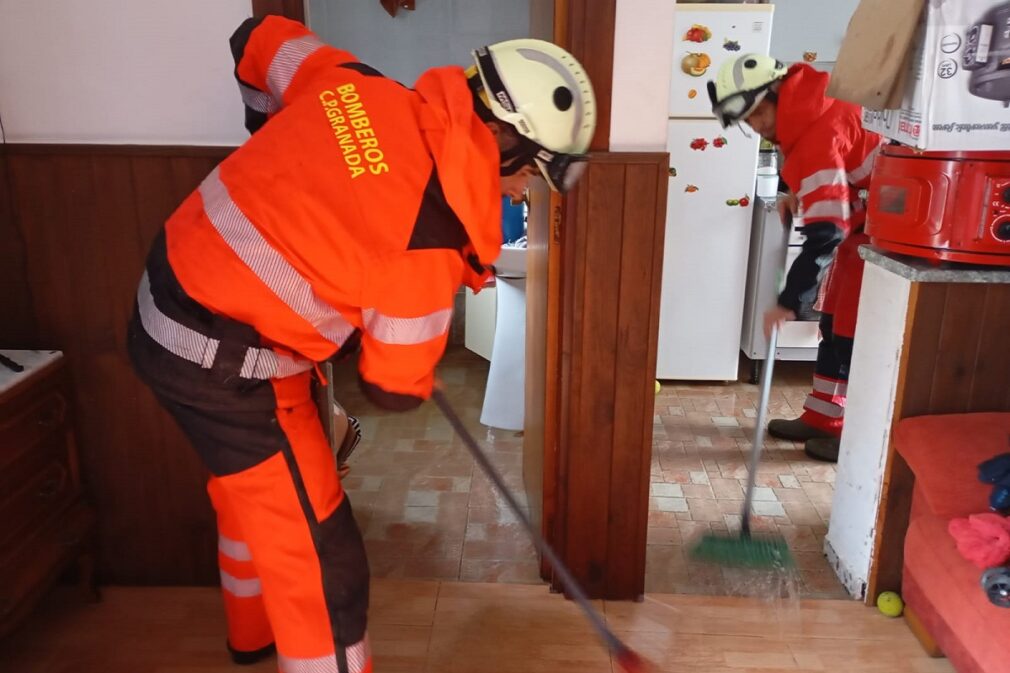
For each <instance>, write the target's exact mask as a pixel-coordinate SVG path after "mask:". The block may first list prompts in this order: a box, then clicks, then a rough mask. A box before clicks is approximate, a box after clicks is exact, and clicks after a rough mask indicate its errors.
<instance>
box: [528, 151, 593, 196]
mask: <svg viewBox="0 0 1010 673" xmlns="http://www.w3.org/2000/svg"><path fill="white" fill-rule="evenodd" d="M533 161H534V163H536V165H537V168H539V169H540V172H541V173H542V174H543V176H544V180H546V181H547V184H548V186H550V188H551V189H553V190H554V191H556V192H560V193H562V194H564V193H565V192H567V191H569V190H571V189H572V187H574V186H575V185H576V184H578V182H579V180H581V179H582V176H583V175H584V174H585V172H586V166H587V165H588V164H589V156H588V155H585V154H560V153H557V152H551V151H550V150H546V149H541V150H540V151H539V152H537V155H536V157H534V158H533Z"/></svg>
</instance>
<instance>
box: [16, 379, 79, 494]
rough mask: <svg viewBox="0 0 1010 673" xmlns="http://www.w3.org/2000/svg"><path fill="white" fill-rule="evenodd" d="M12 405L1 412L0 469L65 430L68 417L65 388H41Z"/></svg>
mask: <svg viewBox="0 0 1010 673" xmlns="http://www.w3.org/2000/svg"><path fill="white" fill-rule="evenodd" d="M12 407H13V408H12V409H8V410H4V412H3V413H0V471H6V469H7V467H8V466H9V465H10V464H11V463H13V462H14V461H16V460H18V459H19V458H20V457H21V455H22V454H24V453H25V452H28V451H31V450H32V449H33V447H34V446H35V445H36V444H37V443H38V442H39V440H41V439H43V438H44V437H46V436H47V435H50V434H52V433H53V432H56V431H60V430H62V428H63V427H64V425H65V423H66V420H67V408H68V406H67V395H66V393H65V392H64V391H63V390H62V389H61V387H59V388H49V389H47V390H44V391H40V392H39V394H38V395H37V396H33V397H32V398H31V399H29V400H26V401H24V402H23V403H21V404H18V405H16V406H14V405H12ZM2 493H3V490H2V489H0V494H2Z"/></svg>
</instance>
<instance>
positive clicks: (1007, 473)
mask: <svg viewBox="0 0 1010 673" xmlns="http://www.w3.org/2000/svg"><path fill="white" fill-rule="evenodd" d="M978 479H979V481H981V482H982V483H985V484H992V485H993V486H992V494H991V495H990V496H989V507H991V508H992V511H994V512H998V513H1000V514H1008V513H1010V453H1004V454H1001V455H999V456H996V457H995V458H990V459H989V460H987V461H985V462H984V463H981V464H980V465H979V466H978Z"/></svg>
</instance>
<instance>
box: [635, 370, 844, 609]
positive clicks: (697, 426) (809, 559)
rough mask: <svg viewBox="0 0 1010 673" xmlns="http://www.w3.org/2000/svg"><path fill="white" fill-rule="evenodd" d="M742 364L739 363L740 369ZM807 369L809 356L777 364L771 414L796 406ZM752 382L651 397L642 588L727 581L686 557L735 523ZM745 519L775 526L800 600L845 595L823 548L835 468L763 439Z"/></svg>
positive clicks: (708, 590) (788, 414) (710, 590)
mask: <svg viewBox="0 0 1010 673" xmlns="http://www.w3.org/2000/svg"><path fill="white" fill-rule="evenodd" d="M745 371H748V370H747V368H746V367H743V366H741V372H745ZM812 373H813V370H812V365H811V364H808V363H779V364H778V365H777V366H776V370H775V379H774V381H775V384H774V386H773V388H772V395H771V400H770V402H769V417H770V418H780V417H781V418H793V417H795V416H798V415H799V414H800V413H801V412H802V408H803V401H804V399H805V398H806V395H807V392H808V391H809V386H810V377H811V375H812ZM758 392H759V391H758V387H757V386H754V385H750V384H748V383H743V382H737V383H731V384H681V383H678V382H670V383H669V384H668V385H665V386H663V389H662V391H661V392H660V393H659V395H657V397H656V422H655V425H654V429H653V460H652V487H651V494H650V495H651V496H652V497H651V498H650V506H649V510H650V511H649V536H648V542H649V545H648V551H647V567H646V590H647V591H655V592H663V593H703V594H722V593H733V592H735V591H736V590H737V587H735V586H734V583H733V582H731V581H729V580H730V579H731V578H727V577H724V576H723V574H722V573H720V572H719V571H717V570H713V569H711V568H704V567H697V566H694V565H693V564H691V563H689V562H688V561H687V560H686V555H685V550H687V549H688V548H689V547H690V546H691V544H692V543H693V542H694V541H695V540H696V539H697V538H698V537H699V536H700V535H702V534H703V533H706V532H709V531H714V532H726V531H732V530H739V525H740V509H741V505H742V500H743V492H744V488H745V486H746V483H747V482H746V477H747V459H748V458H749V455H750V449H751V439H752V436H753V432H754V419H755V416H756V415H757V410H756V406H757V403H758ZM765 446H766V449H765V453H764V454H763V458H762V464H761V467H760V469H759V470H758V477H757V486H758V488H757V490H756V492H755V500H756V502H755V503H754V510H755V512H756V513H757V514H758V516H755V517H753V518H752V522H753V523H752V525H753V527H754V528H755V530H763V531H769V532H777V533H779V534H781V535H782V536H783V537H785V539H786V540H787V541H788V542H789V546H790V548H791V549H792V551H793V554H794V555H795V556H796V559H797V564H798V566H799V574H800V577H799V582H798V585H799V591H800V595H802V596H804V597H822V598H841V597H844V596H845V592H844V590H843V589H842V587H841V585H840V584H839V582H838V580H837V578H836V577H835V574H834V572H832V570H831V569H830V568H829V567H828V564H827V561H826V560H825V558H824V555H823V552H822V549H823V546H824V535H825V534H826V533H827V527H828V519H829V518H830V515H831V499H832V496H833V494H834V481H835V467H834V465H830V464H824V463H817V462H814V461H811V460H809V459H808V458H807V457H806V456H805V454H804V453H803V449H802V445H799V444H793V443H792V442H783V441H779V440H776V439H773V438H771V437H768V438H767V439H766V444H765Z"/></svg>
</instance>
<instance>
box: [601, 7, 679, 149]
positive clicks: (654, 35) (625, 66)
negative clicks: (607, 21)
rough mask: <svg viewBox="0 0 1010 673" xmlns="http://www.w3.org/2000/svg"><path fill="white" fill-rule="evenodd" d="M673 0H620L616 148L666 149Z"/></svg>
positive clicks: (613, 120) (613, 117) (613, 118)
mask: <svg viewBox="0 0 1010 673" xmlns="http://www.w3.org/2000/svg"><path fill="white" fill-rule="evenodd" d="M675 6H676V5H675V3H674V2H673V0H617V17H616V19H615V25H614V83H613V97H612V100H611V107H610V150H611V151H613V152H623V151H627V152H648V151H658V152H665V151H666V135H667V116H668V114H667V108H668V101H669V98H670V76H671V68H672V63H673V41H674V40H673V37H674V27H673V24H674V8H675Z"/></svg>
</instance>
